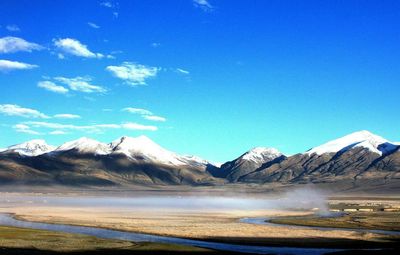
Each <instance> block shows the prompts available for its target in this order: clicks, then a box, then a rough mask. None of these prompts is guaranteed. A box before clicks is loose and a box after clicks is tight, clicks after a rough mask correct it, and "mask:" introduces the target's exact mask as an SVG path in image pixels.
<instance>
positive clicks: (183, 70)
mask: <svg viewBox="0 0 400 255" xmlns="http://www.w3.org/2000/svg"><path fill="white" fill-rule="evenodd" d="M176 71H177V72H179V73H182V74H190V72H189V71H187V70H185V69H182V68H176Z"/></svg>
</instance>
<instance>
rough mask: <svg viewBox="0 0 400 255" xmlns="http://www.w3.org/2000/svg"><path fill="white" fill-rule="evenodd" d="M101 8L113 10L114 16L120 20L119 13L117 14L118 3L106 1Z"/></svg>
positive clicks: (101, 4)
mask: <svg viewBox="0 0 400 255" xmlns="http://www.w3.org/2000/svg"><path fill="white" fill-rule="evenodd" d="M100 6H102V7H106V8H110V9H113V12H112V14H113V15H114V17H115V18H118V16H119V13H118V12H117V9H119V8H118V7H119V4H118V2H111V1H104V2H101V3H100Z"/></svg>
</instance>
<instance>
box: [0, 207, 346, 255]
mask: <svg viewBox="0 0 400 255" xmlns="http://www.w3.org/2000/svg"><path fill="white" fill-rule="evenodd" d="M0 225H3V226H13V227H22V228H31V229H41V230H51V231H59V232H66V233H73V234H85V235H91V236H96V237H99V238H110V239H119V240H126V241H133V242H156V243H170V244H180V245H189V246H197V247H202V248H208V249H215V250H223V251H236V252H243V253H256V254H271V253H272V254H299V255H319V254H325V253H328V252H334V251H340V249H322V248H293V247H269V246H251V245H236V244H226V243H217V242H207V241H198V240H191V239H184V238H175V237H165V236H157V235H148V234H140V233H133V232H124V231H117V230H110V229H102V228H95V227H81V226H70V225H63V224H47V223H39V222H29V221H21V220H16V219H14V218H13V217H12V215H10V214H0Z"/></svg>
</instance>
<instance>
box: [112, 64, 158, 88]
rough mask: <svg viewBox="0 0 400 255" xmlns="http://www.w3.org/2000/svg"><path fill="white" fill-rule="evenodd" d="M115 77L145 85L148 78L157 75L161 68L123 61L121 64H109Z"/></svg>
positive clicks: (133, 83) (129, 82)
mask: <svg viewBox="0 0 400 255" xmlns="http://www.w3.org/2000/svg"><path fill="white" fill-rule="evenodd" d="M106 70H108V71H110V72H111V73H112V74H113V75H114V76H115V77H117V78H120V79H122V80H124V81H125V82H126V83H127V84H129V85H133V86H135V85H145V84H146V79H148V78H150V77H154V76H156V75H157V72H158V71H159V68H157V67H149V66H145V65H140V64H135V63H131V62H123V63H122V64H121V65H120V66H107V67H106Z"/></svg>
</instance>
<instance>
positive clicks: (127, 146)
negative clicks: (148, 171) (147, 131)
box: [110, 136, 208, 166]
mask: <svg viewBox="0 0 400 255" xmlns="http://www.w3.org/2000/svg"><path fill="white" fill-rule="evenodd" d="M110 147H111V148H112V149H111V150H112V154H124V155H126V156H127V157H129V158H131V159H133V160H137V159H140V160H144V161H147V162H154V163H160V164H167V165H175V166H179V165H187V164H191V163H197V164H199V163H200V164H208V162H207V161H205V160H203V159H200V158H198V157H190V156H180V155H178V154H176V153H174V152H171V151H168V150H166V149H164V148H162V147H161V146H160V145H158V144H156V143H155V142H153V141H152V140H151V139H149V138H148V137H146V136H139V137H136V138H132V137H127V136H123V137H121V138H119V139H117V140H115V141H113V142H112V143H111V144H110Z"/></svg>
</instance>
